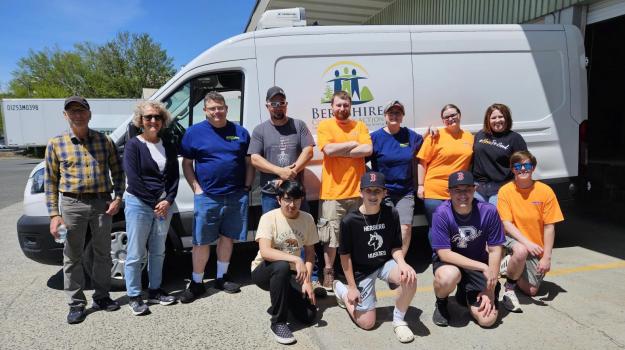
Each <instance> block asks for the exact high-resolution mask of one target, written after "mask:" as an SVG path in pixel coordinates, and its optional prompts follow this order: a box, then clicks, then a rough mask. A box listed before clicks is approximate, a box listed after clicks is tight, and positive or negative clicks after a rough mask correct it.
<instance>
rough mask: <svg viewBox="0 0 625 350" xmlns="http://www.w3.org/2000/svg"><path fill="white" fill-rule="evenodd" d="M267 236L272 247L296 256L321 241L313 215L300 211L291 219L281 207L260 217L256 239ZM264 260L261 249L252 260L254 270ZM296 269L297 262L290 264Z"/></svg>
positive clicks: (292, 268)
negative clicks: (308, 246) (283, 212)
mask: <svg viewBox="0 0 625 350" xmlns="http://www.w3.org/2000/svg"><path fill="white" fill-rule="evenodd" d="M261 238H266V239H270V240H271V247H272V248H275V249H277V250H280V251H283V252H285V253H289V254H291V255H294V256H300V255H301V249H302V247H304V246H307V245H313V244H315V243H317V242H319V236H318V235H317V226H316V225H315V219H313V217H312V215H310V214H308V213H306V212H303V211H300V212H299V215H298V216H297V218H295V219H289V218H287V217H286V216H284V214H282V210H281V209H280V208H277V209H274V210H271V211H268V212H267V213H265V214H264V215H263V216H261V217H260V221H259V222H258V230H256V241H257V242H258V240H259V239H261ZM261 262H263V257H262V256H261V255H260V251H258V254H257V255H256V258H255V259H254V261H252V271H253V270H254V269H255V268H256V267H257V266H258V265H259V264H260V263H261ZM290 265H291V270H295V264H290Z"/></svg>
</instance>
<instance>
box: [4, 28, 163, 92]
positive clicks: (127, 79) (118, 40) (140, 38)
mask: <svg viewBox="0 0 625 350" xmlns="http://www.w3.org/2000/svg"><path fill="white" fill-rule="evenodd" d="M17 65H18V69H17V70H16V71H14V72H13V80H11V82H10V83H9V91H10V92H11V93H12V94H13V95H15V96H16V97H38V98H46V97H66V96H68V95H72V94H80V95H83V96H86V97H100V98H114V97H118V98H138V97H141V92H142V88H144V87H151V88H158V87H160V86H161V85H163V84H164V83H165V82H166V81H167V80H168V79H169V78H170V77H172V76H173V75H174V74H175V69H174V67H173V59H172V58H171V57H169V56H167V53H166V51H165V50H163V49H162V48H161V46H160V44H158V43H155V42H154V41H153V40H152V38H151V37H150V36H149V35H148V34H131V33H128V32H121V33H118V34H117V36H116V37H115V38H114V39H113V40H111V41H109V42H107V43H105V44H103V45H95V44H93V43H90V42H84V43H79V44H76V45H74V50H72V51H62V50H60V49H59V48H58V47H54V48H52V49H48V48H47V49H44V50H42V51H39V52H35V51H32V50H31V51H30V52H29V54H28V56H27V57H24V58H21V59H20V60H19V62H18V64H17Z"/></svg>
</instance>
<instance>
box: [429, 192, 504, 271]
mask: <svg viewBox="0 0 625 350" xmlns="http://www.w3.org/2000/svg"><path fill="white" fill-rule="evenodd" d="M430 233H431V238H432V250H434V253H436V252H437V251H438V250H439V249H450V248H451V250H452V251H453V252H456V253H458V254H460V255H463V256H465V257H467V258H469V259H472V260H476V261H479V262H483V263H485V264H488V252H487V250H486V247H487V246H498V245H503V244H504V242H505V241H506V238H505V235H504V232H503V224H502V223H501V219H500V218H499V214H498V213H497V208H496V207H495V206H494V205H492V204H490V203H483V202H479V201H476V200H473V209H472V210H471V214H469V215H466V216H464V215H459V214H458V213H456V212H454V210H453V208H452V205H451V201H450V200H447V201H445V202H443V204H441V205H439V206H438V208H436V211H435V212H434V214H433V215H432V230H431V231H430Z"/></svg>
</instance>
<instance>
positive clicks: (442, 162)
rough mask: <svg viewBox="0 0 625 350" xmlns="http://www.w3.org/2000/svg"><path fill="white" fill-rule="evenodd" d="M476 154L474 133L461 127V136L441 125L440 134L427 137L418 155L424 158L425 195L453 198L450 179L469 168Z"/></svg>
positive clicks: (432, 197) (434, 197)
mask: <svg viewBox="0 0 625 350" xmlns="http://www.w3.org/2000/svg"><path fill="white" fill-rule="evenodd" d="M472 157H473V135H471V133H470V132H466V131H464V130H460V133H458V135H455V136H454V135H453V134H451V133H450V132H449V131H448V130H447V129H445V128H440V129H439V133H438V137H431V136H430V135H428V136H426V137H425V140H423V145H422V146H421V149H420V150H419V153H417V158H419V159H421V160H422V161H424V162H425V163H426V164H427V166H426V170H425V181H424V182H423V187H424V190H425V195H424V197H425V198H431V199H449V191H448V179H449V175H450V174H451V173H453V172H455V171H460V170H469V167H470V166H471V159H472Z"/></svg>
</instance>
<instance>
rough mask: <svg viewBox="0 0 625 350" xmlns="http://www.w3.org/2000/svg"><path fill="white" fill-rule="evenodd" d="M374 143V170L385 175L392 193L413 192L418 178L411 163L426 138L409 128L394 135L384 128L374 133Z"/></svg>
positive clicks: (403, 128) (387, 186)
mask: <svg viewBox="0 0 625 350" xmlns="http://www.w3.org/2000/svg"><path fill="white" fill-rule="evenodd" d="M371 141H372V143H373V153H372V154H371V157H370V158H369V159H370V160H371V169H372V170H374V171H379V172H381V173H382V174H384V177H385V179H386V189H387V190H388V191H389V193H390V194H395V195H405V194H408V193H414V177H415V176H417V175H416V174H414V172H413V168H412V163H413V162H414V161H415V158H416V155H417V152H419V149H420V148H421V144H423V137H422V136H421V135H419V134H417V133H416V132H414V131H412V130H410V129H408V128H406V127H402V128H400V129H399V132H398V133H397V134H395V135H391V134H390V133H388V132H386V131H385V130H384V128H382V129H380V130H377V131H374V132H373V133H371Z"/></svg>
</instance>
